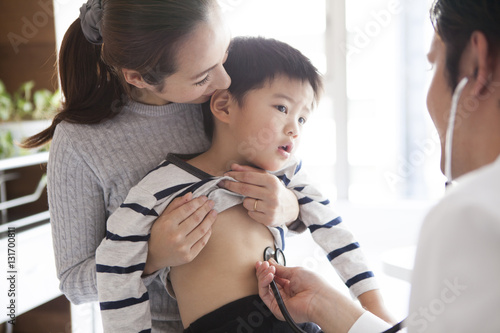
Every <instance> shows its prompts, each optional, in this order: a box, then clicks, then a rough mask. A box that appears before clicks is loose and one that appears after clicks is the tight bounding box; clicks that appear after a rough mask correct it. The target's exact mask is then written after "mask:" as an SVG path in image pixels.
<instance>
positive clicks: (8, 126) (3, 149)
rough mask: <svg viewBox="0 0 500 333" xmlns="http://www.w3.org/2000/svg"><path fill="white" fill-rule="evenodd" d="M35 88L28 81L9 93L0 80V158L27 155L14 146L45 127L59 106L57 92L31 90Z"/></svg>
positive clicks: (59, 99)
mask: <svg viewBox="0 0 500 333" xmlns="http://www.w3.org/2000/svg"><path fill="white" fill-rule="evenodd" d="M34 86H35V83H34V81H28V82H25V83H23V84H21V86H20V87H19V89H18V90H17V91H16V92H14V93H13V94H9V92H7V90H6V88H5V85H4V83H3V82H2V81H1V80H0V159H2V158H8V157H13V156H16V155H23V154H27V153H29V152H30V151H27V150H26V149H21V148H19V147H18V146H17V145H16V143H19V142H21V141H22V140H23V139H24V138H26V137H28V136H31V135H33V134H36V133H38V132H40V131H41V130H43V129H44V128H46V127H48V126H49V124H50V120H49V119H50V118H51V117H52V115H53V114H54V112H55V111H56V110H57V109H58V108H59V106H60V103H61V94H60V92H59V91H56V92H51V91H49V90H47V89H40V90H36V91H34V90H33V88H34Z"/></svg>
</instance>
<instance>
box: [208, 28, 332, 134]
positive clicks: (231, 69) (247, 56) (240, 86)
mask: <svg viewBox="0 0 500 333" xmlns="http://www.w3.org/2000/svg"><path fill="white" fill-rule="evenodd" d="M224 69H225V70H226V72H227V74H228V75H229V77H230V78H231V85H230V86H229V88H228V91H229V92H230V94H231V96H232V98H233V99H234V100H235V101H236V102H237V103H238V104H239V105H240V106H242V105H243V103H244V99H245V96H246V94H247V93H248V92H250V91H251V90H255V89H260V88H262V87H263V86H264V85H265V84H266V83H268V82H272V80H273V79H274V78H275V77H277V76H279V75H283V76H285V77H287V78H289V79H293V80H299V81H302V82H308V83H309V84H310V85H311V87H312V89H313V92H314V100H315V103H316V104H317V103H318V102H319V99H320V97H321V93H322V91H323V80H322V77H321V74H320V73H319V72H318V70H317V69H316V67H314V65H313V64H312V63H311V61H310V60H309V58H307V57H306V56H304V55H303V54H302V53H301V52H300V51H299V50H297V49H295V48H293V47H292V46H290V45H288V44H286V43H284V42H281V41H278V40H276V39H272V38H263V37H235V38H234V39H232V40H231V43H230V45H229V53H228V56H227V60H226V62H225V63H224ZM203 114H204V123H205V132H206V134H207V136H208V137H209V138H212V134H213V120H212V113H211V112H210V107H209V102H208V103H205V104H204V105H203Z"/></svg>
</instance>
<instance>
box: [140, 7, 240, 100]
mask: <svg viewBox="0 0 500 333" xmlns="http://www.w3.org/2000/svg"><path fill="white" fill-rule="evenodd" d="M229 42H230V34H229V31H228V29H227V28H226V26H225V25H224V22H223V19H222V17H221V13H220V10H219V9H218V8H215V7H214V8H213V9H211V13H210V14H209V19H208V21H207V22H202V23H200V24H199V25H198V27H197V28H196V29H195V30H194V31H193V32H192V33H191V35H190V36H188V37H187V38H186V40H185V41H183V42H181V43H180V46H179V48H178V52H177V57H176V61H177V72H176V73H175V74H172V75H170V76H168V77H167V78H165V79H164V80H165V81H164V86H163V89H162V90H161V91H158V89H157V87H155V86H152V85H146V87H145V88H144V89H141V90H142V91H141V92H140V96H139V98H138V100H139V101H140V102H142V103H145V104H152V105H163V104H167V103H190V104H198V103H203V102H206V101H208V100H209V99H210V96H212V94H213V93H214V92H215V90H218V89H226V88H228V87H229V85H230V83H231V79H230V78H229V76H228V75H227V73H226V71H225V70H224V67H223V64H224V62H225V61H226V58H227V51H228V47H229Z"/></svg>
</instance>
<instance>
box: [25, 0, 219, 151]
mask: <svg viewBox="0 0 500 333" xmlns="http://www.w3.org/2000/svg"><path fill="white" fill-rule="evenodd" d="M215 6H217V3H216V0H182V1H179V0H162V1H158V0H102V20H101V21H100V32H101V36H102V41H103V44H102V45H94V44H92V43H90V42H89V41H87V39H86V38H85V36H84V34H83V31H82V27H81V21H80V18H78V19H76V20H75V21H74V22H73V23H72V24H71V26H70V27H69V29H68V30H67V31H66V34H65V36H64V39H63V41H62V45H61V50H60V53H59V63H58V65H59V75H60V79H61V90H62V93H63V104H62V108H61V110H60V111H59V112H58V113H57V114H56V115H55V116H54V119H53V121H52V124H51V126H50V127H49V128H47V129H46V130H44V131H42V132H40V133H38V134H36V135H34V136H32V137H30V138H28V139H27V140H26V141H25V142H24V143H23V146H24V147H26V148H34V147H38V146H41V145H43V144H45V143H48V142H49V141H50V140H51V139H52V137H53V135H54V132H55V129H56V126H57V124H59V123H60V122H62V121H67V122H71V123H79V124H95V123H99V122H101V121H102V120H105V119H109V118H112V117H113V116H115V115H116V114H117V113H118V112H119V111H120V109H121V108H122V106H123V104H124V101H125V100H126V97H127V96H129V97H130V94H131V86H130V85H129V84H128V83H127V82H126V81H125V79H124V77H123V74H122V69H123V68H126V69H131V70H136V71H138V72H139V73H140V74H141V75H142V77H143V79H144V81H146V82H147V83H148V84H150V85H154V86H155V87H156V88H157V89H158V91H161V90H163V88H164V87H163V84H162V83H163V82H164V79H165V78H166V77H167V76H169V75H172V74H174V73H175V72H176V71H177V66H176V56H177V50H178V47H177V46H178V45H179V44H180V43H181V42H183V41H184V40H185V39H186V38H187V37H188V36H189V35H190V34H191V33H192V32H193V31H194V30H195V28H196V27H197V26H198V24H200V23H202V22H206V21H207V20H208V15H209V13H210V10H211V9H213V8H214V7H215Z"/></svg>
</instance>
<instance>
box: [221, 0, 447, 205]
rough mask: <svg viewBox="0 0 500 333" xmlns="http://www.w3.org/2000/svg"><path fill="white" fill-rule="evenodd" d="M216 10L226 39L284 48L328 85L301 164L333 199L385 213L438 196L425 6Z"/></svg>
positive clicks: (321, 1) (364, 1) (260, 5)
mask: <svg viewBox="0 0 500 333" xmlns="http://www.w3.org/2000/svg"><path fill="white" fill-rule="evenodd" d="M220 3H221V5H222V7H223V9H224V10H225V11H226V13H227V19H228V23H229V26H230V29H231V32H232V34H233V36H239V35H252V36H264V37H272V38H276V39H279V40H282V41H284V42H287V43H289V44H291V45H293V46H294V47H296V48H298V49H299V50H301V51H302V52H303V53H304V54H305V55H306V56H308V57H309V58H310V59H311V60H312V62H313V63H314V64H315V65H316V67H317V68H318V69H319V70H320V72H322V73H323V74H324V75H325V81H326V86H327V88H326V94H325V96H324V98H323V99H322V101H321V104H320V106H319V108H318V110H316V112H315V115H314V117H312V118H311V120H310V122H309V123H308V126H307V129H306V131H305V135H304V138H303V141H302V146H301V150H300V152H299V154H300V156H301V157H302V158H303V162H304V164H305V165H306V167H307V170H308V171H309V172H310V173H311V174H312V175H321V179H320V180H319V179H318V183H320V184H321V185H320V186H321V187H322V189H323V190H324V191H325V193H327V194H328V195H329V197H330V198H331V199H333V200H335V199H348V200H349V201H352V202H358V203H374V202H381V203H387V202H394V201H398V200H406V199H418V200H427V199H435V198H438V197H439V196H440V195H442V193H443V189H444V177H443V176H442V174H441V172H440V170H439V158H440V145H439V138H438V137H437V132H436V130H435V129H434V126H433V125H432V123H431V121H430V117H429V116H428V114H427V110H426V106H425V97H426V90H427V85H428V79H429V75H428V74H429V73H428V69H429V65H428V64H427V60H426V53H427V50H428V47H429V46H430V42H431V37H432V26H431V23H430V20H429V15H428V12H429V8H430V1H425V2H424V1H422V2H420V1H409V0H401V1H398V0H350V1H345V7H343V4H341V5H339V3H340V2H339V1H335V2H334V1H325V0H311V1H307V2H304V1H299V0H273V1H269V0H252V1H248V0H220ZM327 23H328V24H327ZM342 58H344V59H342ZM343 82H345V83H343ZM313 178H315V177H313Z"/></svg>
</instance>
